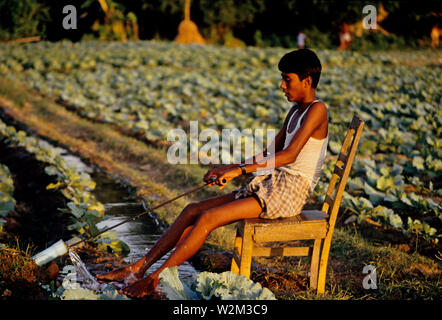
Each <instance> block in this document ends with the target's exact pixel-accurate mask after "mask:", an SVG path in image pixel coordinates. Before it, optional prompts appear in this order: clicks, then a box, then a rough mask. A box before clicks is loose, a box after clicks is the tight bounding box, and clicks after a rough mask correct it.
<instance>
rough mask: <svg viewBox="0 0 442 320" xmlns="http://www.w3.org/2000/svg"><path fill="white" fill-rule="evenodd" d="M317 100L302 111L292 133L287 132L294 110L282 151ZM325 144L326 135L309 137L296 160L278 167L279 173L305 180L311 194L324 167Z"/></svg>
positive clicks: (326, 140)
mask: <svg viewBox="0 0 442 320" xmlns="http://www.w3.org/2000/svg"><path fill="white" fill-rule="evenodd" d="M318 101H319V100H315V101H313V102H312V103H310V105H309V106H308V107H307V108H306V109H305V110H304V112H303V113H302V115H301V116H300V117H299V119H298V123H297V124H296V127H295V129H294V130H293V131H292V132H289V128H290V122H291V121H292V119H293V116H294V115H295V114H296V113H297V112H298V110H295V111H294V112H293V114H292V116H291V117H290V120H289V121H288V123H287V131H286V136H285V141H284V149H286V148H287V147H288V146H289V145H290V142H292V139H293V137H294V135H295V134H296V132H297V131H298V130H299V128H300V126H301V120H302V119H303V118H304V116H305V114H306V113H307V110H308V109H309V108H310V106H311V105H312V104H314V103H315V102H318ZM327 144H328V133H327V136H326V137H325V138H324V139H320V140H319V139H315V138H313V137H310V138H309V139H308V140H307V142H306V144H305V145H304V147H303V148H302V149H301V151H300V152H299V154H298V156H297V157H296V160H295V161H294V162H292V163H289V164H287V165H285V166H282V167H279V168H278V169H279V170H281V171H285V172H287V173H289V174H294V175H297V174H298V175H301V176H303V177H304V178H306V179H307V180H308V181H309V182H310V191H311V192H313V190H314V188H315V186H316V184H317V183H318V181H319V178H320V176H321V172H322V167H323V166H324V160H325V156H326V154H327Z"/></svg>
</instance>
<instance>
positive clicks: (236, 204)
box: [97, 49, 328, 297]
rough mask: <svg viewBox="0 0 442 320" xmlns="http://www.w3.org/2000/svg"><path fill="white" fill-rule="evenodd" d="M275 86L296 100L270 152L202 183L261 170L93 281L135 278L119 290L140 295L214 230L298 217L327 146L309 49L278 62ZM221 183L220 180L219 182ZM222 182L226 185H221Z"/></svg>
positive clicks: (189, 209) (317, 69)
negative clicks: (144, 251) (248, 221)
mask: <svg viewBox="0 0 442 320" xmlns="http://www.w3.org/2000/svg"><path fill="white" fill-rule="evenodd" d="M278 68H279V70H280V71H281V76H282V82H281V86H280V88H281V89H282V90H283V91H284V94H285V96H286V97H287V100H288V101H290V102H295V104H294V105H293V107H292V108H291V109H290V111H289V112H288V114H287V117H286V119H285V121H284V125H283V127H282V129H281V131H280V132H279V133H278V134H277V135H276V137H275V139H274V141H273V142H272V145H271V146H270V147H271V148H270V149H271V150H274V151H275V153H274V154H268V155H267V154H266V153H267V152H266V151H265V152H263V153H261V154H259V155H256V156H254V157H253V158H252V160H253V161H244V162H243V163H241V164H231V165H226V166H221V167H219V168H216V169H212V170H209V171H208V172H207V173H206V175H205V176H204V178H203V179H204V181H206V182H210V181H211V180H210V179H211V178H216V182H212V183H211V185H213V184H217V185H219V186H220V189H222V188H223V187H224V186H225V185H226V184H227V183H228V182H229V181H230V180H232V179H234V178H236V177H238V176H240V175H242V174H246V173H250V172H256V171H259V170H260V169H262V168H269V167H272V166H273V168H275V169H273V170H270V172H268V170H266V171H264V170H261V173H260V174H258V175H257V176H255V177H254V178H253V179H251V180H250V181H249V182H248V183H247V184H246V185H245V186H244V187H242V188H240V189H237V190H234V191H233V192H231V193H229V194H226V195H222V196H218V197H213V198H210V199H207V200H204V201H200V202H197V203H191V204H189V205H187V206H186V207H185V208H184V210H183V211H182V212H181V214H180V215H179V216H178V217H177V219H176V220H175V222H174V223H173V224H172V225H171V226H170V227H169V228H168V229H167V230H166V231H165V232H164V234H163V235H162V237H161V238H160V240H158V242H157V243H156V244H155V245H154V246H153V247H152V249H151V250H150V251H149V253H147V254H146V256H144V257H143V258H142V259H140V260H139V261H137V262H135V263H134V264H132V265H130V266H128V267H126V268H122V269H118V270H115V271H112V272H109V273H106V274H103V275H98V276H97V278H99V279H102V280H114V281H115V280H124V279H126V280H129V279H134V280H137V281H135V282H134V283H133V284H131V285H129V286H128V287H126V288H124V289H123V290H122V293H124V294H126V295H128V296H132V297H143V296H145V295H147V294H149V293H150V292H151V291H152V290H154V289H155V287H156V286H157V285H158V283H159V280H158V276H159V274H160V273H161V271H162V270H164V269H165V268H167V267H172V266H178V265H180V264H181V263H183V262H184V261H186V260H187V259H189V258H190V257H191V256H192V255H194V254H195V253H196V252H197V251H198V249H199V248H200V247H201V246H202V245H203V243H204V241H205V240H206V238H207V236H208V235H209V234H210V232H211V231H212V230H214V229H215V228H218V227H221V226H224V225H227V224H230V223H233V222H235V221H237V220H241V219H247V218H258V217H261V218H273V219H274V218H280V217H290V216H294V215H297V214H299V213H300V211H301V209H302V207H303V206H304V203H305V202H306V200H307V197H308V196H309V194H310V193H311V192H312V191H313V189H314V187H315V185H316V183H317V182H318V180H319V176H320V174H321V171H322V166H323V163H324V158H325V154H326V150H327V143H328V116H327V108H326V106H325V104H324V103H323V102H321V101H319V100H316V94H315V91H316V87H317V85H318V82H319V77H320V74H321V63H320V61H319V59H318V57H317V56H316V54H315V53H314V52H313V51H311V50H309V49H299V50H296V51H292V52H290V53H288V54H286V55H285V56H284V57H282V59H281V60H280V62H279V64H278ZM222 181H223V182H222ZM224 181H225V182H224ZM175 247H176V250H175V251H174V252H173V253H172V254H171V255H170V256H169V258H168V259H167V260H166V261H165V263H164V264H163V265H162V266H161V267H160V268H159V269H158V270H157V271H155V272H154V273H152V274H150V275H148V276H147V277H145V278H143V276H144V273H145V272H146V270H147V269H148V268H149V267H150V266H151V265H152V264H153V263H154V262H155V261H157V260H158V259H160V258H161V257H162V256H163V255H165V254H166V253H167V252H169V251H170V250H172V249H173V248H175Z"/></svg>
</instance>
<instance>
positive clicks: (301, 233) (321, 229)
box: [242, 210, 328, 243]
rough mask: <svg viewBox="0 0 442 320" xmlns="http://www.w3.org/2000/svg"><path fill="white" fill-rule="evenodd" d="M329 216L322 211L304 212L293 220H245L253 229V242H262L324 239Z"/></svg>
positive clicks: (246, 224) (245, 223)
mask: <svg viewBox="0 0 442 320" xmlns="http://www.w3.org/2000/svg"><path fill="white" fill-rule="evenodd" d="M327 217H328V216H327V215H326V214H325V213H324V212H322V211H320V210H303V211H301V214H300V215H298V216H295V217H293V218H283V219H261V218H256V219H245V220H243V221H242V223H244V225H245V226H247V227H250V228H252V229H253V231H252V235H253V240H254V241H255V242H257V243H260V242H275V241H290V240H306V239H323V238H325V236H326V234H327V225H328V224H327Z"/></svg>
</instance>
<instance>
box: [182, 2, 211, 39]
mask: <svg viewBox="0 0 442 320" xmlns="http://www.w3.org/2000/svg"><path fill="white" fill-rule="evenodd" d="M175 41H176V42H178V43H182V44H189V43H196V44H204V43H205V41H204V38H203V36H202V35H201V34H200V33H199V31H198V27H197V26H196V24H195V22H193V21H192V20H190V0H186V2H185V7H184V20H183V21H181V23H180V25H179V26H178V35H177V36H176V38H175Z"/></svg>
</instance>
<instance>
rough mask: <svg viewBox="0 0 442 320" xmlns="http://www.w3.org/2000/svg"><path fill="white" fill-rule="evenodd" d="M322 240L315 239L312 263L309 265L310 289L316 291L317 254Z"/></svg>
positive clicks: (319, 251)
mask: <svg viewBox="0 0 442 320" xmlns="http://www.w3.org/2000/svg"><path fill="white" fill-rule="evenodd" d="M321 244H322V239H315V242H314V245H313V253H312V261H311V265H310V288H311V289H316V288H317V287H318V269H319V254H320V253H321Z"/></svg>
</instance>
